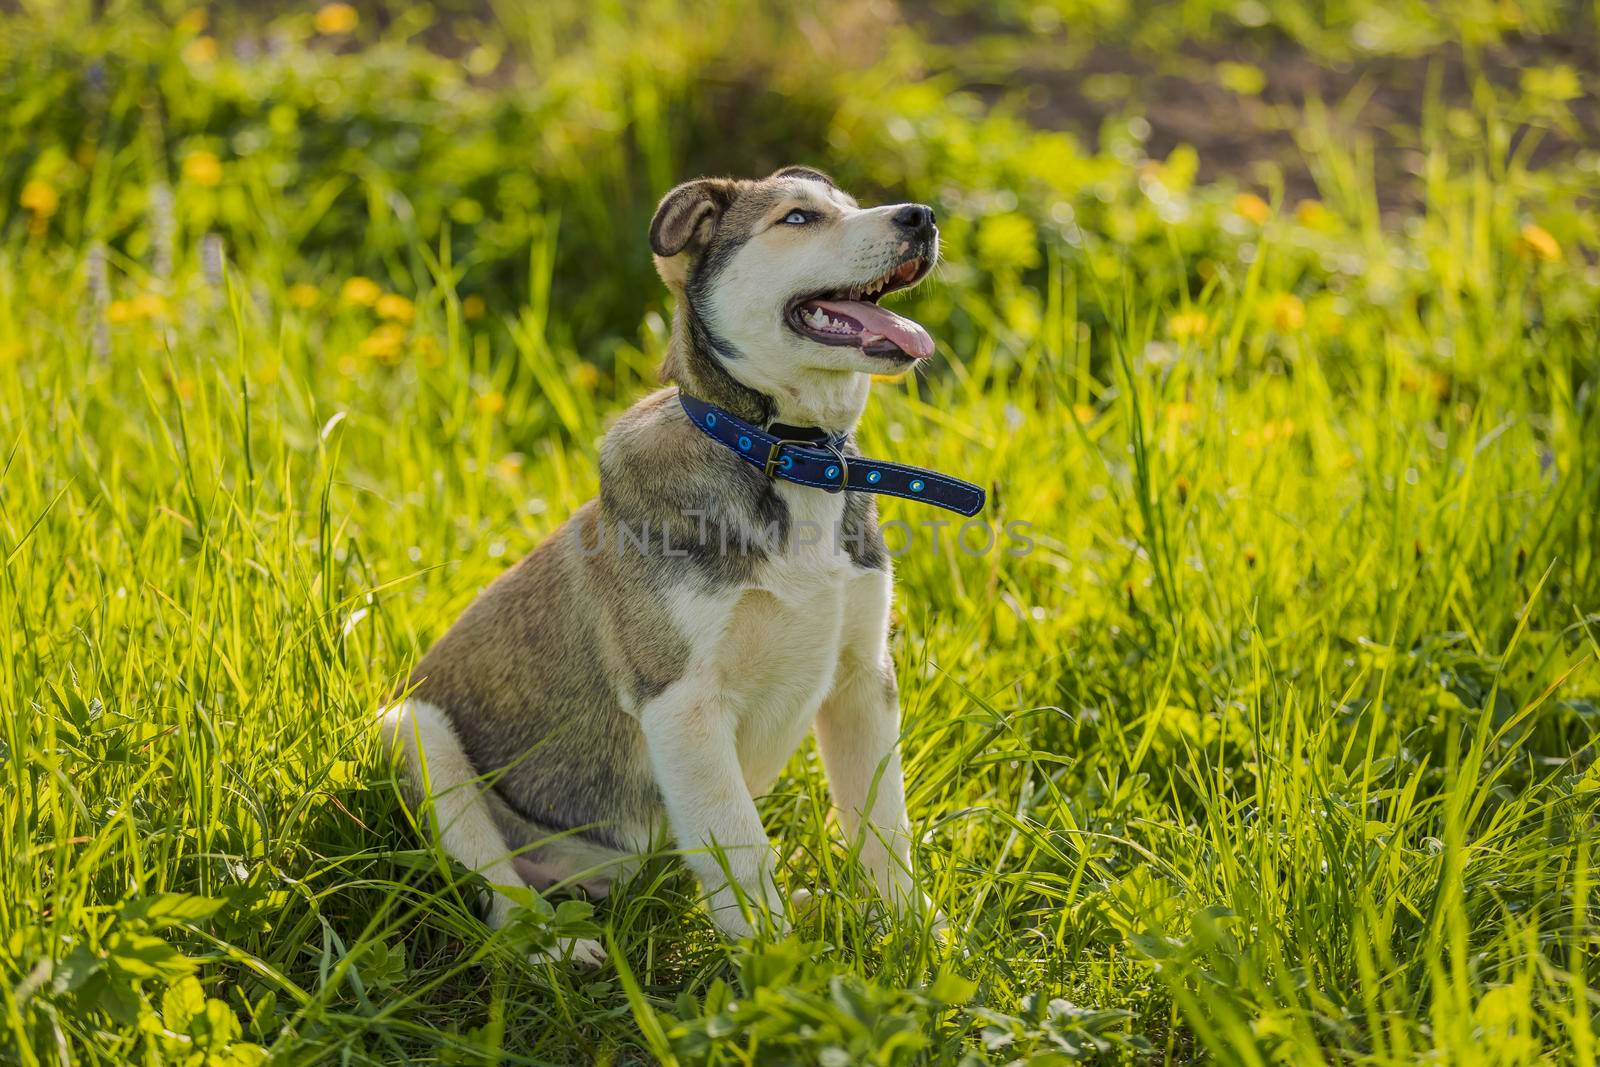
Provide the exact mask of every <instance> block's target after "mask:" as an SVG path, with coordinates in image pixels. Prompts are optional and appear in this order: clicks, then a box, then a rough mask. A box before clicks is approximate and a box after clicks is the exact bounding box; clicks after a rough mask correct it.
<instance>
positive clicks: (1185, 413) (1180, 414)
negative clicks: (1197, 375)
mask: <svg viewBox="0 0 1600 1067" xmlns="http://www.w3.org/2000/svg"><path fill="white" fill-rule="evenodd" d="M1195 410H1196V409H1195V406H1194V405H1193V404H1191V403H1189V402H1188V401H1187V400H1180V401H1178V402H1177V403H1176V404H1169V405H1167V421H1168V422H1170V423H1173V424H1175V425H1179V426H1181V425H1182V424H1184V423H1186V422H1193V421H1194V417H1195Z"/></svg>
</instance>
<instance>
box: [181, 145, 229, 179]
mask: <svg viewBox="0 0 1600 1067" xmlns="http://www.w3.org/2000/svg"><path fill="white" fill-rule="evenodd" d="M183 176H184V177H185V178H186V179H188V180H189V181H192V182H194V183H195V184H196V185H204V186H206V187H208V188H209V187H211V186H216V185H221V184H222V160H220V159H218V158H217V157H216V154H215V153H213V152H207V151H205V150H204V149H201V150H200V151H198V152H190V153H189V154H188V155H186V156H184V157H183Z"/></svg>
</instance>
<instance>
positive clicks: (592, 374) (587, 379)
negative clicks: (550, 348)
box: [572, 360, 600, 389]
mask: <svg viewBox="0 0 1600 1067" xmlns="http://www.w3.org/2000/svg"><path fill="white" fill-rule="evenodd" d="M572 380H573V382H574V383H576V384H577V385H578V386H579V387H580V388H583V389H593V388H594V387H595V386H597V385H599V384H600V368H598V367H596V366H595V365H594V364H593V363H590V362H588V361H587V360H579V361H578V365H577V366H576V367H574V368H572Z"/></svg>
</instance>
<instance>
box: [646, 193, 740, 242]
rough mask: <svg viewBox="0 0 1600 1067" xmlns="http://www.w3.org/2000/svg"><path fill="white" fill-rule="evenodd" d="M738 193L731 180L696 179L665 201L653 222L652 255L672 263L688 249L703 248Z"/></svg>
mask: <svg viewBox="0 0 1600 1067" xmlns="http://www.w3.org/2000/svg"><path fill="white" fill-rule="evenodd" d="M736 189H737V186H736V183H735V182H734V181H733V180H732V179H730V178H696V179H695V180H694V181H692V182H684V183H683V184H682V185H680V186H678V187H677V188H676V189H674V190H672V192H670V193H668V194H667V195H666V196H664V197H662V198H661V206H659V207H657V208H656V217H655V218H653V219H651V220H650V251H652V252H654V253H655V254H656V255H658V256H661V257H662V258H664V259H670V258H672V257H673V256H675V255H677V254H678V253H679V252H682V251H684V250H685V249H689V248H693V249H700V248H704V247H705V246H706V245H707V244H708V243H710V241H711V235H712V234H714V233H715V232H716V231H717V223H718V222H719V221H720V220H721V218H722V213H723V212H724V211H726V210H727V209H728V205H730V204H732V203H733V199H734V195H735V192H736Z"/></svg>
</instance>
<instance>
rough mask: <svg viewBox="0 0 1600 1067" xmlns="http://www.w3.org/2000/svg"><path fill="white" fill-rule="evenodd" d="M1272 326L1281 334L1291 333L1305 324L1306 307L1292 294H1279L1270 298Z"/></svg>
mask: <svg viewBox="0 0 1600 1067" xmlns="http://www.w3.org/2000/svg"><path fill="white" fill-rule="evenodd" d="M1271 314H1272V325H1273V326H1275V327H1277V328H1278V330H1279V331H1280V332H1281V333H1291V332H1293V331H1295V330H1298V329H1299V328H1300V327H1302V326H1304V325H1305V324H1306V306H1305V304H1303V303H1301V301H1300V298H1299V297H1298V296H1295V295H1294V294H1293V293H1279V294H1278V295H1277V296H1275V297H1273V298H1272V307H1271Z"/></svg>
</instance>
